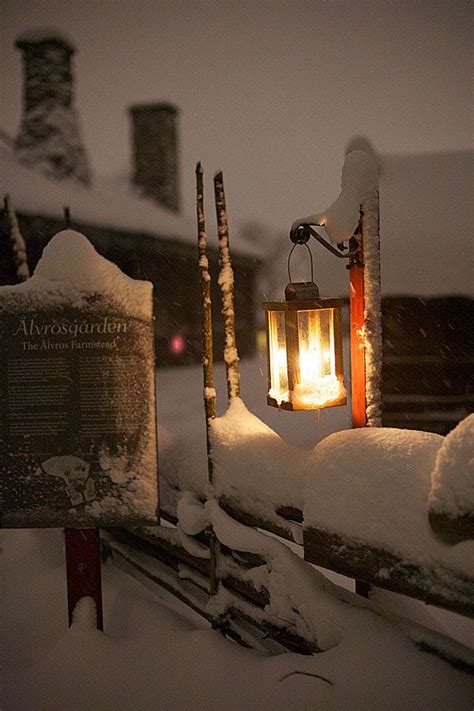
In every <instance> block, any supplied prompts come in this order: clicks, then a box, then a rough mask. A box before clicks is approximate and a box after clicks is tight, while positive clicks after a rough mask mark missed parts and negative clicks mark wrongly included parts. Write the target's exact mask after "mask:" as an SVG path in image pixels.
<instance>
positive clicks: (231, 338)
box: [214, 171, 240, 401]
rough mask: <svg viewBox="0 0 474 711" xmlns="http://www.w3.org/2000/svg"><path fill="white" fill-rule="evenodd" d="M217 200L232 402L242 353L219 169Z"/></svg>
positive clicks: (238, 391)
mask: <svg viewBox="0 0 474 711" xmlns="http://www.w3.org/2000/svg"><path fill="white" fill-rule="evenodd" d="M214 195H215V200H216V216H217V232H218V236H219V263H220V272H219V279H218V281H219V286H220V288H221V293H222V313H223V314H224V333H225V345H224V362H225V367H226V373H227V394H228V397H229V401H230V400H233V398H235V397H239V396H240V375H239V354H238V352H237V343H236V339H235V311H234V270H233V268H232V260H231V257H230V248H229V225H228V222H227V211H226V204H225V193H224V178H223V175H222V172H221V171H219V172H217V173H216V174H215V176H214Z"/></svg>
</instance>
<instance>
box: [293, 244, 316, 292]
mask: <svg viewBox="0 0 474 711" xmlns="http://www.w3.org/2000/svg"><path fill="white" fill-rule="evenodd" d="M298 244H303V245H304V246H305V247H306V249H307V250H308V252H309V260H310V264H311V283H313V282H314V270H313V255H312V253H311V250H310V248H309V246H308V245H307V244H306V242H295V244H294V245H293V247H292V248H291V250H290V253H289V255H288V279H289V282H290V284H292V283H293V282H292V280H291V271H290V260H291V255H292V254H293V250H294V249H295V247H296V246H298Z"/></svg>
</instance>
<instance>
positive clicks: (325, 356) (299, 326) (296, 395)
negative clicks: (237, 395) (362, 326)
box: [263, 282, 347, 410]
mask: <svg viewBox="0 0 474 711" xmlns="http://www.w3.org/2000/svg"><path fill="white" fill-rule="evenodd" d="M285 295H286V301H274V302H266V303H264V304H263V308H264V309H265V311H266V314H267V344H268V348H267V355H268V381H269V382H268V396H267V402H268V404H269V405H272V406H273V407H279V408H282V409H284V410H316V409H320V408H323V407H334V406H336V405H344V404H345V403H346V401H347V397H346V390H345V388H344V383H343V362H342V333H341V313H342V304H343V301H342V299H320V298H319V292H318V289H317V287H316V285H314V284H312V283H306V282H303V283H301V284H289V285H288V286H287V288H286V292H285ZM311 297H312V298H311Z"/></svg>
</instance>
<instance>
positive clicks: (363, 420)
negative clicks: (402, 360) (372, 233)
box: [349, 225, 370, 598]
mask: <svg viewBox="0 0 474 711" xmlns="http://www.w3.org/2000/svg"><path fill="white" fill-rule="evenodd" d="M359 232H361V229H360V225H359ZM359 240H360V241H359V249H358V253H357V255H356V257H355V258H354V259H353V260H352V262H351V264H350V266H349V294H350V296H349V305H350V331H351V395H352V427H353V428H356V427H366V425H367V409H366V397H365V343H364V245H363V235H362V234H360V235H359ZM355 591H356V593H357V594H358V595H361V596H362V597H365V598H368V597H369V592H370V585H369V584H368V583H366V582H364V581H363V580H356V581H355Z"/></svg>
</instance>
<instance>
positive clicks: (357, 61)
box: [0, 0, 472, 229]
mask: <svg viewBox="0 0 474 711" xmlns="http://www.w3.org/2000/svg"><path fill="white" fill-rule="evenodd" d="M3 7H4V12H3V17H4V18H8V20H7V22H4V23H2V30H1V36H0V42H1V45H0V46H1V56H2V58H1V64H2V74H3V78H4V82H3V84H4V98H3V99H2V107H3V119H2V125H3V127H4V128H5V129H7V130H8V131H9V132H10V133H14V132H15V131H16V127H17V125H18V121H19V117H20V104H21V73H20V66H21V65H20V54H19V52H18V51H17V50H15V49H14V47H13V42H14V38H15V36H16V35H17V34H18V33H19V32H20V31H23V30H25V29H32V28H36V27H44V26H54V27H57V28H59V29H60V30H63V31H64V32H66V33H67V34H68V36H69V37H71V39H72V40H73V41H74V42H75V44H76V46H77V50H78V52H77V54H76V56H75V76H76V94H77V105H78V108H79V110H80V115H81V120H82V128H83V134H84V139H85V141H86V144H87V148H88V150H89V155H90V158H91V162H92V166H93V169H94V171H95V172H96V173H97V174H104V173H117V172H126V171H127V170H128V165H129V160H130V154H129V140H128V128H129V127H128V117H127V114H126V107H127V106H128V105H130V104H131V103H133V102H137V101H140V102H141V101H147V100H150V101H154V100H165V101H170V102H172V103H175V104H176V105H177V106H179V108H180V110H181V115H180V134H181V174H182V188H183V197H184V207H185V210H186V211H187V212H192V211H193V199H194V165H195V162H196V160H198V159H200V160H201V161H202V162H203V165H204V169H205V171H206V177H207V179H208V181H209V182H208V186H209V187H208V192H210V178H211V177H212V174H213V173H214V171H215V170H217V169H218V168H222V169H223V170H224V176H225V182H226V190H227V197H228V203H229V207H230V213H231V217H232V216H234V217H237V216H238V217H242V218H257V219H260V220H261V221H263V222H266V223H268V224H270V225H273V226H275V227H277V228H278V229H286V228H287V227H288V226H289V225H290V223H291V222H292V221H293V220H294V219H295V218H296V217H299V216H301V215H306V214H309V213H310V212H314V211H316V210H318V209H322V208H324V207H325V206H326V205H327V203H328V202H330V201H332V200H333V199H334V198H335V197H336V195H337V192H338V186H339V180H340V170H341V165H342V156H343V153H344V147H345V144H346V143H347V142H348V140H349V139H350V138H351V137H352V136H354V135H356V134H363V135H365V136H367V137H368V138H369V139H370V140H371V141H372V143H373V145H374V146H375V148H376V149H377V150H378V151H380V152H382V153H422V152H445V151H448V152H451V151H455V150H462V149H465V148H467V147H468V146H469V143H470V130H469V118H470V116H469V100H470V97H469V81H470V64H469V60H470V56H469V36H470V21H469V19H470V14H471V8H472V5H471V4H470V3H469V2H456V1H453V0H450V1H449V2H437V1H436V0H419V1H416V0H410V1H408V2H407V1H406V0H396V1H394V2H391V1H390V0H348V1H342V0H329V1H328V2H302V1H301V0H289V1H288V2H283V1H281V0H277V1H274V2H269V1H265V0H253V1H247V0H245V1H241V0H235V1H234V2H231V1H230V0H221V1H220V2H207V1H200V0H199V1H198V0H185V1H184V2H179V1H176V0H169V1H167V2H163V1H161V0H157V1H155V2H151V1H144V0H133V1H132V0H115V1H114V0H105V1H104V0H97V2H92V1H87V2H86V1H84V0H48V1H47V2H43V1H40V0H22V2H18V0H3Z"/></svg>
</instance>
